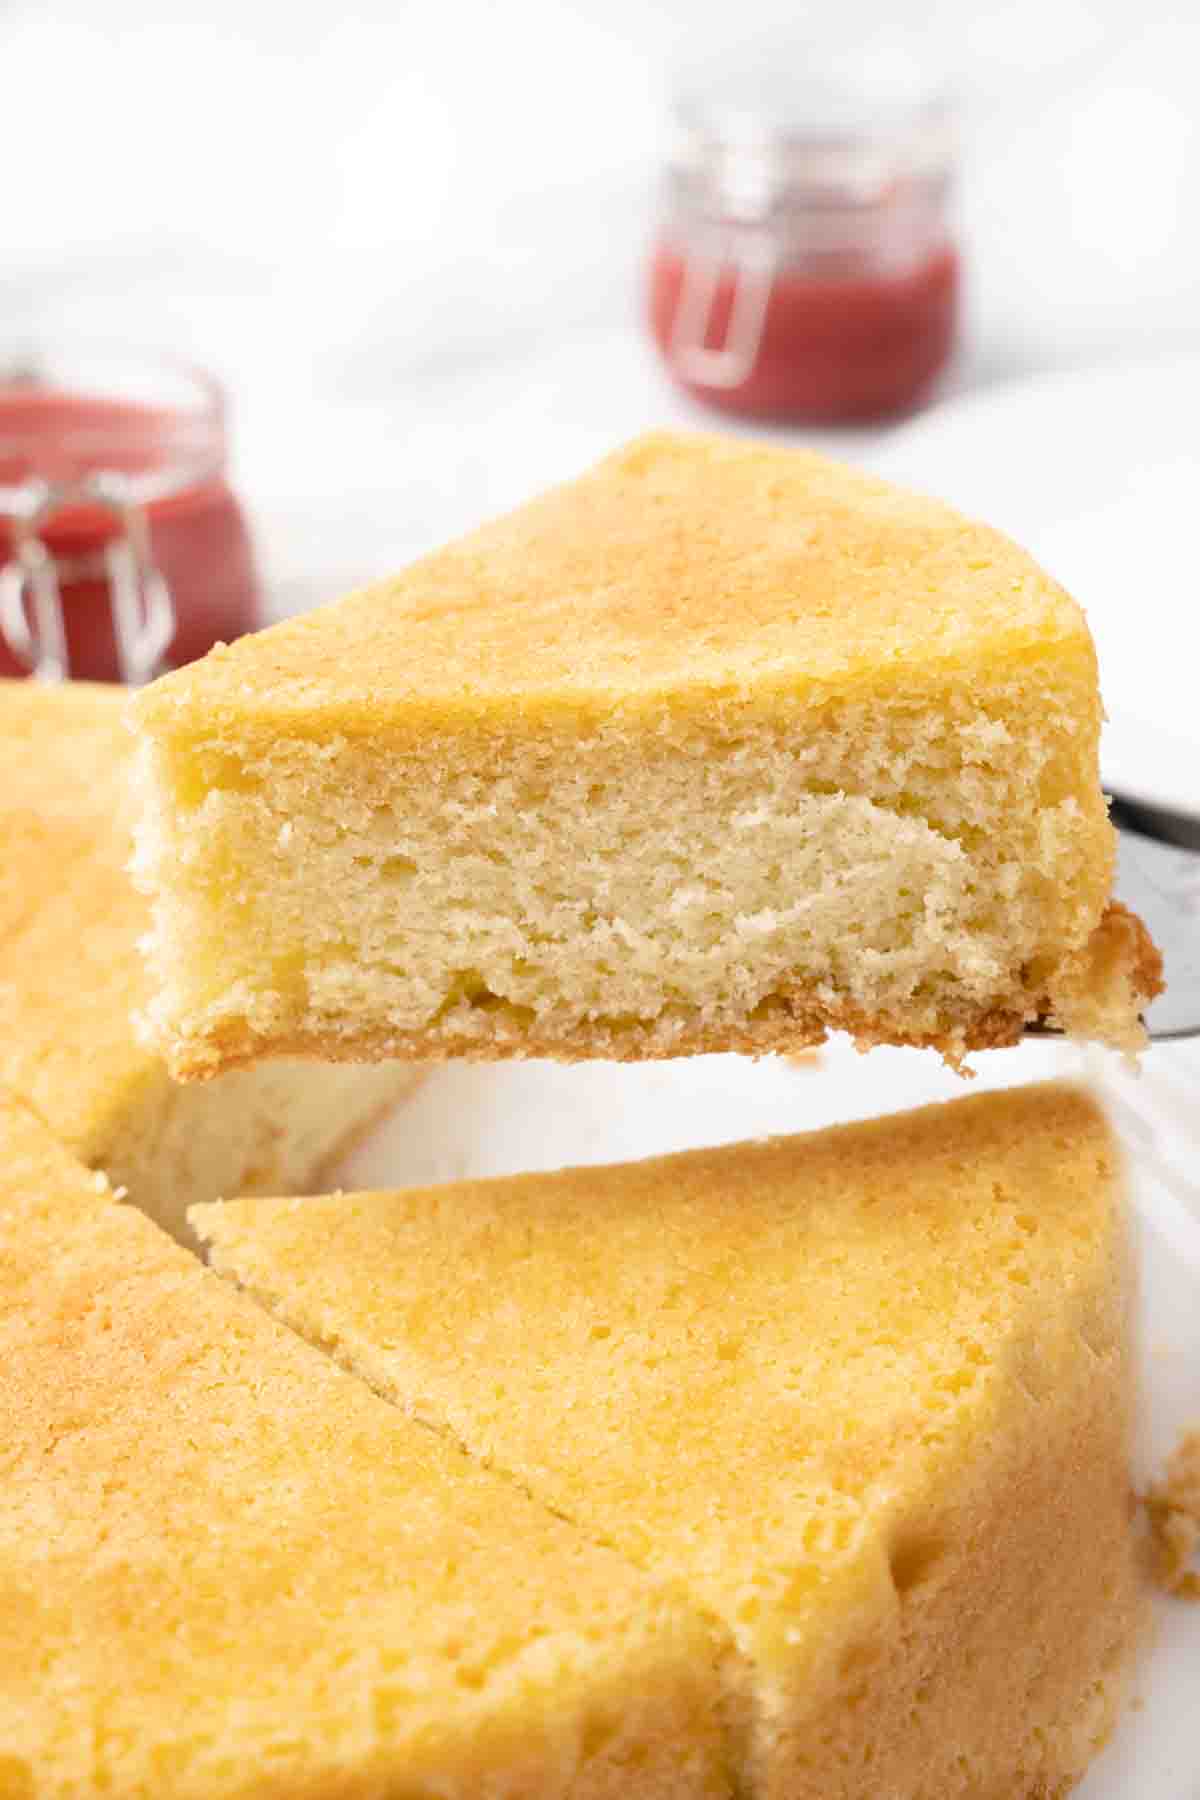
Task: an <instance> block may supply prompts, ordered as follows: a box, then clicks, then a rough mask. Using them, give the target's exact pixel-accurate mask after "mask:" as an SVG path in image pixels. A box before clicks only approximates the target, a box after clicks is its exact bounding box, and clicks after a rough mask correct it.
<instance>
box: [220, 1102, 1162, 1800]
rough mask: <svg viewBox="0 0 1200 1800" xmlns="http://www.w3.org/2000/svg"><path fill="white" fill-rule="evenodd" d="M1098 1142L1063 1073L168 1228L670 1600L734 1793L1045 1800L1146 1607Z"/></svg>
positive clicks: (1114, 1171)
mask: <svg viewBox="0 0 1200 1800" xmlns="http://www.w3.org/2000/svg"><path fill="white" fill-rule="evenodd" d="M1117 1163H1118V1152H1117V1147H1116V1145H1115V1143H1114V1140H1113V1138H1112V1135H1111V1133H1110V1132H1109V1130H1108V1128H1107V1126H1106V1124H1105V1121H1104V1119H1103V1117H1102V1115H1101V1114H1100V1112H1099V1110H1098V1108H1096V1106H1095V1105H1094V1103H1093V1102H1092V1101H1091V1100H1090V1099H1089V1098H1088V1096H1087V1095H1086V1094H1084V1093H1083V1092H1081V1091H1079V1090H1077V1089H1072V1088H1064V1087H1059V1086H1056V1085H1051V1086H1048V1087H1041V1088H1031V1089H1026V1090H1021V1091H1017V1092H1009V1093H993V1094H983V1095H978V1096H972V1097H969V1098H966V1099H963V1100H959V1101H956V1102H954V1103H952V1104H950V1105H946V1106H941V1107H932V1108H926V1109H923V1110H922V1111H920V1112H917V1113H914V1114H908V1115H894V1116H891V1117H887V1118H883V1119H877V1120H871V1121H867V1122H863V1123H861V1124H855V1125H850V1126H843V1127H839V1128H835V1129H831V1130H827V1131H824V1132H817V1133H813V1134H810V1135H808V1136H806V1137H792V1138H778V1139H770V1140H766V1141H759V1142H755V1143H752V1144H741V1145H726V1146H721V1147H717V1148H715V1149H707V1150H700V1151H691V1152H686V1153H684V1154H682V1155H675V1156H668V1157H662V1158H654V1159H652V1160H649V1161H646V1162H643V1163H630V1164H624V1165H619V1166H613V1167H607V1168H604V1167H590V1168H582V1169H568V1170H559V1171H553V1172H546V1173H541V1174H536V1175H527V1176H509V1177H502V1178H497V1179H492V1180H488V1181H471V1182H461V1183H454V1184H450V1185H447V1186H442V1187H436V1188H423V1189H410V1190H406V1191H401V1192H397V1193H393V1194H386V1193H375V1194H371V1193H368V1194H357V1195H354V1194H349V1195H331V1196H327V1197H325V1198H322V1199H318V1200H299V1201H290V1200H250V1201H245V1202H234V1203H230V1204H227V1205H223V1206H214V1207H201V1208H199V1209H197V1210H196V1212H195V1213H194V1215H193V1217H194V1220H195V1222H196V1225H197V1230H198V1233H199V1235H200V1236H201V1237H202V1238H203V1239H204V1240H206V1241H207V1243H208V1244H209V1246H210V1251H211V1256H212V1260H213V1263H214V1266H215V1267H216V1268H217V1269H218V1270H220V1271H221V1272H222V1273H223V1274H226V1275H227V1276H229V1277H231V1278H232V1279H234V1280H236V1281H238V1282H239V1283H241V1284H242V1285H243V1286H244V1287H245V1288H246V1289H247V1290H248V1291H249V1292H251V1293H253V1294H255V1295H256V1296H258V1298H259V1299H260V1300H261V1301H262V1302H263V1303H264V1304H265V1305H266V1306H268V1307H269V1309H270V1310H272V1311H273V1312H274V1313H276V1315H277V1316H279V1317H281V1318H283V1319H285V1320H287V1321H288V1322H289V1323H290V1324H292V1325H293V1326H294V1328H295V1329H297V1330H298V1331H300V1332H301V1333H302V1334H303V1335H304V1336H306V1337H307V1338H308V1339H309V1340H310V1341H312V1342H314V1343H316V1344H319V1345H320V1346H321V1347H323V1348H325V1349H327V1350H328V1351H329V1352H330V1353H331V1354H332V1355H333V1356H334V1357H335V1358H337V1359H338V1360H339V1361H341V1362H342V1363H344V1364H345V1365H346V1366H348V1367H350V1368H353V1369H354V1370H355V1371H356V1372H357V1373H358V1374H360V1375H361V1376H362V1377H363V1378H364V1379H365V1380H366V1381H367V1382H368V1383H369V1384H370V1385H371V1386H372V1387H374V1388H375V1389H376V1390H377V1391H379V1392H381V1393H384V1394H386V1395H388V1396H389V1397H390V1398H392V1399H393V1400H395V1401H396V1402H397V1403H398V1404H399V1405H401V1406H402V1407H403V1408H405V1410H407V1411H409V1412H410V1413H411V1414H412V1415H413V1416H415V1417H417V1418H420V1419H422V1420H424V1421H427V1422H428V1423H430V1424H432V1425H433V1426H434V1427H435V1428H438V1429H441V1430H443V1431H445V1432H447V1433H448V1434H449V1435H451V1436H452V1437H453V1438H455V1439H456V1440H457V1441H459V1442H461V1443H463V1444H465V1445H466V1446H467V1447H468V1448H469V1449H470V1450H472V1451H473V1452H474V1453H475V1454H478V1455H481V1456H483V1457H484V1458H485V1459H487V1460H488V1461H489V1462H492V1463H494V1464H495V1465H496V1466H497V1467H499V1468H502V1469H505V1470H506V1471H508V1472H509V1473H510V1474H512V1475H513V1476H514V1477H515V1478H516V1480H517V1481H518V1482H519V1483H520V1484H521V1485H522V1486H523V1487H524V1488H526V1489H527V1490H528V1491H530V1492H533V1493H535V1494H537V1495H538V1496H539V1497H540V1498H541V1499H543V1500H544V1501H545V1502H546V1503H547V1504H548V1505H550V1506H551V1507H552V1508H553V1509H554V1510H555V1511H557V1512H559V1513H561V1514H562V1515H563V1516H565V1517H568V1518H573V1519H575V1520H576V1521H577V1522H578V1523H580V1524H581V1525H582V1526H583V1527H584V1529H586V1530H588V1531H589V1532H590V1533H592V1534H593V1535H602V1536H603V1538H604V1541H606V1542H611V1543H614V1544H616V1545H617V1546H619V1547H621V1548H622V1549H624V1550H625V1552H626V1553H627V1554H629V1555H631V1556H632V1557H633V1558H634V1559H635V1560H637V1561H639V1562H640V1563H641V1564H642V1566H643V1567H645V1568H647V1569H651V1570H654V1571H655V1572H656V1573H658V1574H660V1575H662V1576H664V1577H669V1578H672V1579H676V1580H678V1581H680V1582H681V1583H682V1584H683V1585H684V1586H685V1588H686V1589H687V1591H688V1592H690V1593H691V1594H692V1595H693V1596H694V1597H695V1598H696V1599H697V1601H698V1602H699V1603H702V1604H704V1605H705V1606H706V1607H707V1608H709V1609H710V1610H711V1611H712V1612H713V1613H714V1614H715V1615H716V1616H717V1617H719V1618H720V1619H722V1620H723V1621H724V1622H725V1623H726V1624H727V1625H728V1626H729V1627H730V1629H731V1630H732V1631H733V1632H734V1634H735V1637H736V1641H737V1643H738V1645H739V1648H740V1649H741V1651H742V1653H743V1655H744V1656H745V1658H746V1659H747V1662H748V1664H749V1669H750V1671H751V1682H752V1691H753V1692H754V1694H755V1695H756V1696H757V1700H756V1711H755V1724H754V1727H753V1730H752V1732H751V1735H750V1742H751V1744H752V1746H753V1748H752V1750H751V1752H750V1753H749V1758H748V1763H747V1765H746V1768H745V1771H744V1787H745V1790H746V1791H747V1792H749V1793H754V1794H756V1795H761V1796H764V1797H772V1800H785V1797H786V1800H861V1796H862V1795H864V1794H874V1793H879V1794H882V1793H885V1792H886V1793H888V1794H896V1795H906V1796H907V1795H914V1794H918V1793H919V1794H922V1795H934V1794H936V1795H938V1796H939V1797H942V1796H946V1797H947V1800H948V1797H949V1796H950V1795H961V1796H963V1797H964V1800H965V1797H966V1796H967V1795H971V1796H983V1795H987V1796H988V1797H989V1800H1001V1797H1003V1800H1015V1797H1016V1796H1029V1795H1037V1794H1054V1793H1058V1792H1066V1791H1067V1789H1068V1788H1069V1786H1070V1785H1071V1782H1072V1781H1073V1780H1075V1779H1077V1778H1078V1776H1079V1774H1080V1773H1081V1771H1082V1768H1083V1767H1084V1766H1085V1765H1086V1763H1087V1761H1088V1760H1089V1759H1090V1757H1091V1756H1092V1755H1094V1754H1095V1751H1096V1749H1097V1748H1098V1747H1099V1744H1100V1743H1101V1742H1102V1741H1103V1739H1104V1736H1105V1733H1106V1731H1107V1730H1108V1729H1109V1728H1110V1727H1111V1724H1112V1721H1113V1718H1114V1716H1115V1712H1116V1708H1117V1705H1118V1702H1119V1698H1120V1694H1121V1691H1122V1676H1123V1671H1124V1669H1125V1666H1126V1663H1127V1659H1128V1656H1129V1653H1130V1651H1131V1649H1132V1647H1133V1644H1134V1642H1135V1640H1136V1638H1137V1635H1138V1631H1139V1628H1140V1623H1141V1619H1142V1605H1141V1592H1140V1584H1139V1580H1138V1571H1137V1567H1136V1558H1135V1555H1134V1538H1133V1532H1132V1517H1133V1514H1132V1508H1131V1505H1130V1500H1131V1495H1130V1482H1129V1467H1128V1438H1127V1431H1128V1423H1129V1408H1130V1382H1129V1374H1130V1363H1129V1344H1128V1339H1127V1331H1128V1304H1129V1279H1128V1277H1129V1270H1128V1263H1127V1256H1126V1231H1125V1213H1124V1203H1123V1196H1122V1184H1121V1180H1120V1175H1119V1170H1118V1167H1117Z"/></svg>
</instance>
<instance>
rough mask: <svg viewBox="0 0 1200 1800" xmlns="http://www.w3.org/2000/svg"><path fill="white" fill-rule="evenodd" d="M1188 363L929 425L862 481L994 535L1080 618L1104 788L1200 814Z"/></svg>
mask: <svg viewBox="0 0 1200 1800" xmlns="http://www.w3.org/2000/svg"><path fill="white" fill-rule="evenodd" d="M1198 416H1200V355H1189V356H1174V357H1170V358H1163V359H1158V360H1156V361H1151V362H1141V363H1124V364H1114V365H1109V366H1107V367H1103V368H1098V369H1082V370H1075V371H1072V372H1071V373H1069V374H1065V375H1054V376H1039V377H1036V378H1034V379H1030V380H1027V381H1022V382H1018V383H1013V384H1011V385H1008V386H1004V387H998V388H995V389H992V390H990V391H984V392H982V393H978V394H974V395H972V396H969V397H967V398H964V399H960V400H957V401H954V402H952V403H951V404H949V405H947V406H945V407H942V408H939V409H936V410H935V411H933V412H931V413H929V414H927V415H926V416H925V417H924V418H922V419H921V420H919V421H917V422H916V423H915V424H914V425H912V426H910V427H909V429H908V430H907V431H905V432H902V433H900V434H899V435H898V436H896V437H895V438H893V439H891V440H890V441H889V442H888V443H887V444H886V445H883V446H881V447H880V451H879V454H878V456H877V457H876V459H875V460H876V466H877V467H878V468H879V470H880V472H881V473H884V474H887V475H891V476H893V477H894V478H895V479H897V480H902V481H905V482H907V483H909V484H910V485H912V486H915V487H920V488H924V489H926V490H928V491H929V492H931V493H936V494H938V495H940V496H941V497H942V498H943V499H946V500H949V501H952V502H953V503H954V504H955V505H957V506H961V507H963V508H964V510H966V511H967V512H970V513H974V514H976V515H978V516H979V517H980V518H983V519H986V520H987V521H988V522H989V523H990V524H993V525H998V526H1000V527H1001V529H1002V530H1004V531H1007V532H1009V533H1010V534H1011V535H1012V536H1013V537H1015V538H1017V539H1019V540H1020V542H1021V543H1023V544H1024V545H1026V547H1027V548H1028V549H1030V550H1032V551H1033V553H1034V554H1035V555H1036V556H1037V557H1038V558H1039V559H1040V560H1041V561H1042V562H1043V563H1045V565H1046V566H1047V567H1048V568H1049V569H1050V570H1051V572H1052V573H1053V574H1054V575H1056V576H1057V577H1058V578H1059V579H1060V580H1061V581H1062V582H1063V583H1064V585H1065V586H1066V587H1068V588H1069V589H1070V590H1071V592H1072V593H1073V594H1074V595H1075V597H1076V598H1077V599H1078V600H1079V601H1080V602H1081V604H1082V605H1083V606H1084V607H1085V609H1086V610H1087V614H1088V618H1089V621H1090V623H1091V626H1092V630H1093V632H1094V634H1095V637H1096V643H1097V647H1098V650H1099V654H1100V673H1101V685H1102V688H1103V691H1104V696H1105V701H1106V703H1107V706H1108V710H1109V714H1110V716H1111V723H1110V725H1109V727H1108V729H1107V731H1106V734H1105V742H1104V753H1103V760H1104V774H1105V778H1106V780H1108V781H1109V782H1111V784H1112V785H1113V786H1114V787H1117V788H1120V789H1123V790H1124V791H1125V792H1127V793H1130V794H1133V795H1136V796H1138V797H1140V798H1143V799H1147V800H1155V801H1157V802H1159V803H1160V804H1162V805H1165V806H1171V807H1175V808H1178V809H1179V810H1181V811H1184V812H1192V813H1200V692H1198V683H1200V538H1198V533H1197V527H1198V525H1200V435H1198V433H1197V418H1198Z"/></svg>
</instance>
